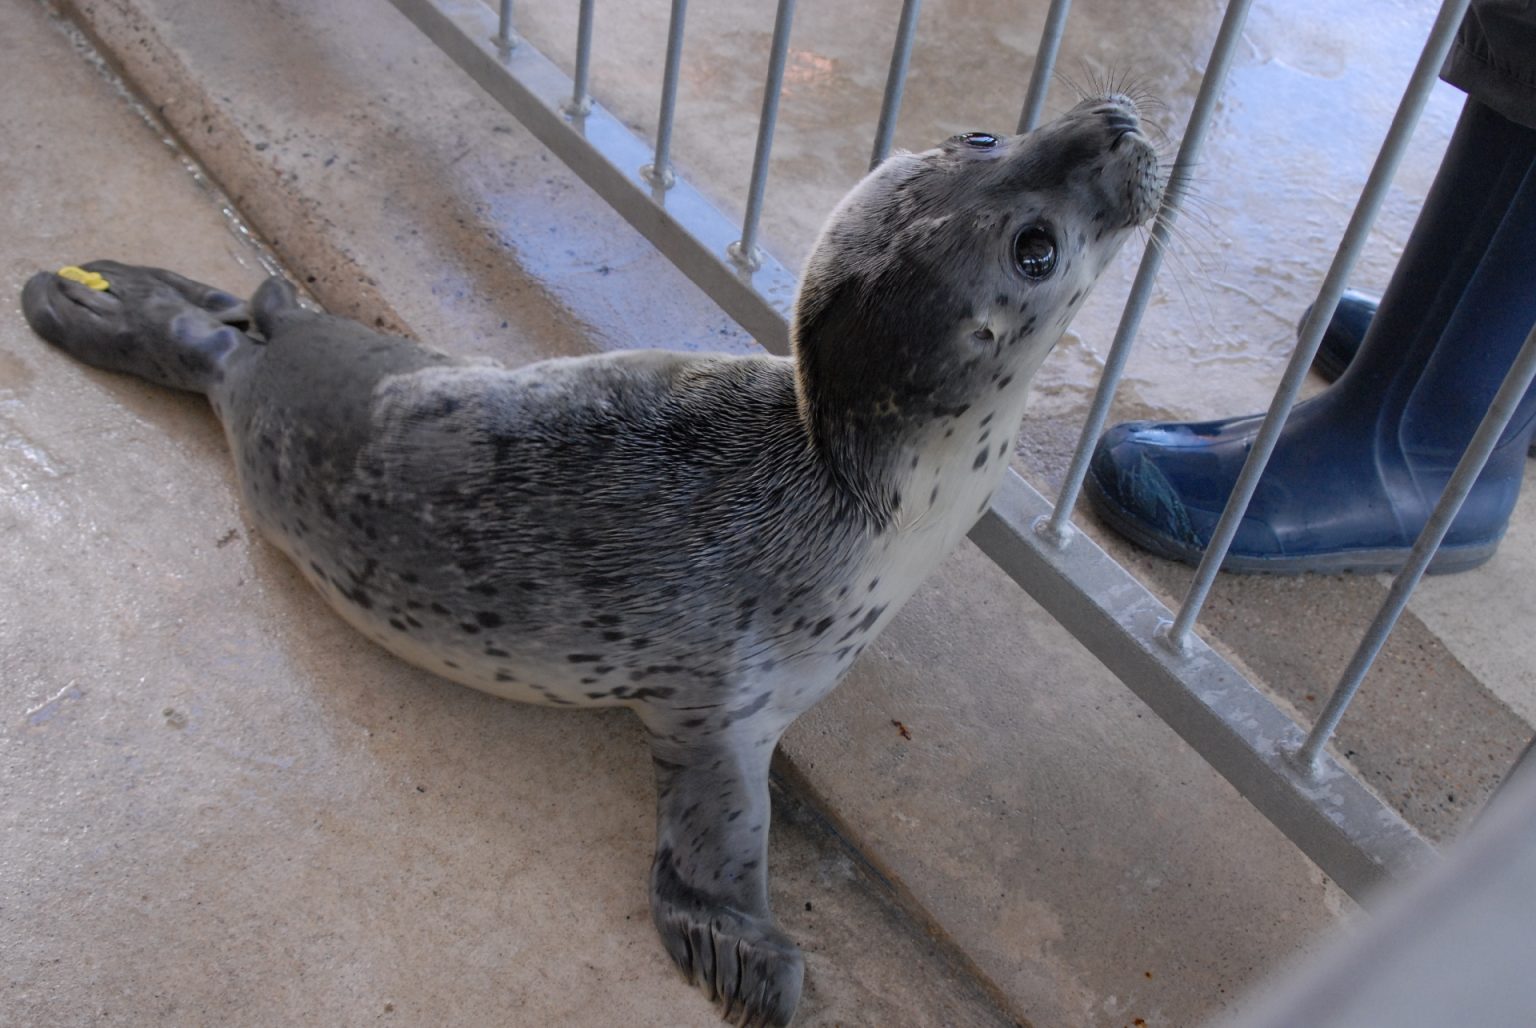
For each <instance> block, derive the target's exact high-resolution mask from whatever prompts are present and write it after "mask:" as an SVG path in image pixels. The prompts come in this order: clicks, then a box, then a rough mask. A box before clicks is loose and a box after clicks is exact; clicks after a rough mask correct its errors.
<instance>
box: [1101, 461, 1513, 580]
mask: <svg viewBox="0 0 1536 1028" xmlns="http://www.w3.org/2000/svg"><path fill="white" fill-rule="evenodd" d="M1083 484H1084V486H1085V487H1086V488H1085V493H1086V495H1087V497H1088V505H1089V506H1090V507H1092V508H1093V511H1094V513H1095V514H1097V515H1098V517H1099V519H1100V520H1101V521H1103V522H1104V523H1105V524H1106V525H1108V526H1109V527H1110V528H1111V529H1113V530H1114V531H1115V533H1116V534H1118V535H1121V536H1124V537H1125V538H1126V539H1129V540H1130V541H1131V542H1133V543H1135V544H1136V545H1137V546H1139V547H1141V548H1142V549H1144V550H1146V551H1148V552H1150V553H1152V554H1154V555H1155V556H1158V557H1163V558H1165V559H1167V560H1176V561H1179V562H1180V563H1183V564H1188V565H1190V566H1192V567H1193V566H1196V565H1198V564H1199V563H1200V559H1201V558H1202V557H1203V556H1204V555H1205V550H1204V548H1202V547H1199V546H1191V545H1190V544H1189V543H1182V542H1179V541H1178V540H1176V539H1170V538H1169V537H1168V536H1166V535H1163V534H1161V533H1159V532H1156V531H1153V530H1151V529H1149V528H1147V527H1146V525H1145V524H1144V523H1143V522H1142V521H1140V520H1138V519H1137V518H1134V517H1132V516H1131V515H1130V514H1128V513H1127V512H1126V511H1125V509H1124V508H1123V507H1121V506H1120V505H1119V504H1118V503H1116V502H1115V501H1114V500H1113V499H1111V498H1110V496H1109V495H1108V494H1107V493H1106V492H1105V491H1104V490H1103V488H1102V487H1101V486H1100V485H1099V483H1098V480H1097V479H1096V477H1095V476H1094V475H1092V474H1090V475H1089V476H1088V478H1087V480H1086V481H1085V482H1084V483H1083ZM1502 538H1503V533H1502V532H1501V533H1500V534H1499V535H1498V536H1496V537H1495V538H1494V539H1492V540H1491V541H1489V542H1486V543H1474V544H1470V545H1465V544H1464V545H1460V546H1446V545H1444V544H1442V545H1441V547H1440V549H1439V550H1438V551H1436V553H1435V555H1434V556H1433V557H1432V558H1430V561H1429V567H1428V568H1427V569H1426V570H1425V573H1426V574H1430V575H1449V574H1455V573H1456V572H1458V571H1470V570H1472V569H1473V568H1475V567H1478V566H1480V565H1482V564H1486V563H1487V562H1488V560H1489V559H1490V558H1491V557H1492V556H1493V555H1494V552H1495V551H1497V550H1498V548H1499V541H1500V540H1501V539H1502ZM1408 553H1409V548H1408V547H1402V548H1400V549H1399V548H1392V549H1371V550H1344V551H1340V552H1337V553H1321V554H1317V555H1314V556H1310V557H1296V556H1277V557H1255V556H1252V555H1247V554H1240V553H1233V552H1231V551H1230V550H1229V551H1227V556H1226V559H1225V560H1223V561H1222V562H1221V570H1223V571H1226V572H1230V573H1232V574H1239V575H1301V574H1308V573H1316V574H1325V575H1337V574H1355V575H1377V574H1392V573H1395V572H1398V571H1401V570H1402V569H1403V566H1404V565H1405V564H1406V563H1407V562H1408Z"/></svg>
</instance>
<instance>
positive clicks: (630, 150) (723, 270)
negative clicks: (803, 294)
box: [391, 0, 797, 354]
mask: <svg viewBox="0 0 1536 1028" xmlns="http://www.w3.org/2000/svg"><path fill="white" fill-rule="evenodd" d="M391 2H392V3H393V4H394V5H395V7H396V8H397V9H398V10H399V11H400V12H401V13H402V14H404V15H405V16H406V17H407V18H409V19H410V20H411V21H412V22H413V23H414V24H415V25H416V27H417V28H418V29H420V30H421V31H422V32H423V33H424V34H425V35H426V36H427V38H429V39H431V40H432V42H434V43H436V44H437V45H438V46H439V47H440V48H441V49H442V50H443V52H444V53H446V54H447V55H448V56H449V57H450V58H451V59H452V60H453V61H454V62H455V63H456V64H458V66H459V67H460V68H462V69H463V70H464V72H465V73H466V74H467V75H469V77H470V78H471V79H473V80H474V81H475V82H476V83H477V84H478V85H479V86H480V88H482V89H484V90H485V91H486V92H487V93H489V94H490V95H491V97H492V98H493V99H495V100H496V101H497V102H498V103H500V104H501V105H502V106H503V107H505V108H506V109H507V110H508V111H509V112H510V113H511V114H512V115H513V117H515V118H517V120H518V121H520V122H522V124H523V125H524V127H526V128H527V129H528V130H529V131H530V132H532V133H533V135H534V136H535V137H536V138H537V139H538V140H539V142H541V143H543V144H544V145H545V146H547V147H549V149H550V150H551V151H552V152H553V153H554V155H555V156H556V157H558V158H560V160H562V161H564V162H565V164H566V165H567V166H569V167H570V168H571V170H573V171H574V172H576V174H577V175H579V176H580V177H581V179H582V181H584V182H586V183H587V185H589V186H591V187H592V189H593V191H594V192H596V193H597V194H598V196H600V197H602V198H603V200H604V201H605V202H606V203H608V204H609V205H610V206H611V207H613V209H614V210H616V211H618V212H619V214H620V215H622V216H623V217H624V219H625V220H626V221H628V222H629V223H630V224H631V225H633V226H634V227H635V230H636V231H638V232H639V233H640V234H641V235H642V236H644V237H645V238H646V239H648V240H649V241H650V242H651V244H652V245H653V246H655V247H656V249H658V250H660V251H661V252H662V253H663V254H665V255H666V256H667V258H668V259H669V260H671V261H672V263H673V264H675V265H677V267H678V268H679V269H680V270H681V271H682V272H683V274H685V275H687V276H688V277H689V278H690V279H692V280H693V281H694V282H695V283H696V284H697V285H698V286H699V288H701V289H703V290H704V291H705V292H706V293H708V294H709V296H710V298H711V299H713V300H714V301H715V302H716V303H718V304H719V305H720V306H721V307H722V308H724V310H725V312H726V313H727V314H729V315H730V316H731V317H732V318H734V319H735V320H736V322H737V323H738V324H739V325H741V327H742V328H744V329H746V330H747V331H748V332H750V333H751V334H752V335H753V337H754V338H756V339H757V341H758V342H759V343H760V344H762V346H763V347H764V348H765V349H767V350H769V351H771V352H773V353H779V354H785V353H788V352H789V328H788V319H789V312H790V308H791V306H792V305H793V304H794V298H795V289H796V286H797V283H796V280H795V276H794V275H793V274H791V273H790V272H789V270H788V269H786V268H785V267H784V266H783V265H782V264H780V263H779V262H778V261H777V260H775V259H774V258H773V257H772V256H770V255H768V254H766V253H762V254H761V256H760V261H759V264H758V267H757V268H756V269H754V270H751V271H748V270H745V269H742V268H739V267H737V265H736V264H735V262H733V261H732V260H731V259H730V258H729V257H728V256H727V255H726V249H727V247H729V246H730V245H731V244H732V243H734V242H735V241H736V240H737V238H738V226H737V225H736V223H735V222H734V221H733V220H731V219H729V218H726V217H725V216H724V215H723V214H721V213H720V212H719V211H718V210H717V209H716V208H715V207H714V206H713V205H712V204H711V203H710V202H709V201H708V200H706V199H705V198H704V197H703V195H702V194H700V193H699V191H698V190H696V189H694V188H693V187H692V186H691V185H689V184H688V183H687V182H686V181H683V180H682V179H679V180H678V181H677V182H676V184H674V185H673V186H672V187H671V188H669V189H665V190H663V189H658V188H656V187H655V186H654V185H653V184H652V183H650V182H649V181H647V180H646V178H645V177H644V175H643V174H642V173H641V171H640V169H641V168H642V167H644V166H645V165H646V164H647V163H649V161H650V159H651V148H650V146H649V145H648V144H647V143H646V142H645V141H644V140H642V139H640V138H639V137H638V136H636V135H635V134H634V133H633V132H631V131H630V130H629V129H628V128H627V127H626V126H625V125H624V124H623V123H622V122H621V121H619V119H617V118H615V117H614V116H613V115H612V114H610V113H609V112H608V110H607V109H606V108H605V107H603V106H602V105H601V104H597V103H594V104H593V105H592V108H591V110H590V111H588V113H587V114H586V115H585V116H584V117H582V118H579V119H575V120H572V119H571V118H570V117H569V116H568V115H567V114H566V113H565V112H564V111H563V110H562V107H563V106H564V105H565V104H566V102H567V101H568V100H569V98H570V96H571V94H572V89H573V84H572V82H571V79H570V78H569V77H567V76H566V75H565V74H564V73H563V72H562V71H560V69H559V68H557V67H555V65H554V64H553V63H551V62H550V61H549V60H548V58H546V57H544V55H542V54H540V53H539V52H538V51H537V50H536V49H535V48H534V47H532V46H530V45H528V44H527V43H526V42H524V43H522V44H521V45H519V46H517V47H516V48H515V49H514V50H512V52H511V53H510V54H509V55H508V56H507V57H506V58H505V59H503V58H502V57H501V56H500V55H499V54H498V53H497V51H496V48H495V44H494V36H495V32H496V20H497V19H496V12H495V11H493V10H491V9H490V8H489V7H486V6H485V5H484V4H483V3H480V2H478V0H391Z"/></svg>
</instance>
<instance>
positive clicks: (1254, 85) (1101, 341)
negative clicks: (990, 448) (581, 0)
mask: <svg viewBox="0 0 1536 1028" xmlns="http://www.w3.org/2000/svg"><path fill="white" fill-rule="evenodd" d="M900 8H901V4H900V3H899V2H898V0H885V2H881V3H865V4H815V5H802V6H801V7H800V9H799V10H798V11H797V20H796V23H795V27H794V32H793V34H792V36H791V51H790V56H789V64H788V70H787V72H786V85H785V92H784V98H783V107H782V112H781V115H780V117H781V121H780V130H779V133H778V137H777V139H776V140H775V142H774V151H773V164H772V177H771V179H770V181H769V185H768V203H767V210H766V213H765V217H764V236H765V239H766V241H767V244H768V246H769V248H770V249H772V250H773V251H775V252H776V253H777V254H778V255H779V256H780V257H781V258H782V259H784V260H786V261H788V262H789V263H790V264H791V265H792V266H798V265H799V263H800V262H801V260H802V259H803V258H804V256H805V253H806V252H807V250H808V249H809V247H810V244H811V242H812V240H813V239H814V236H815V232H816V230H817V228H818V227H819V225H820V222H821V219H822V217H823V216H824V214H825V212H826V211H828V210H830V209H831V207H832V206H833V204H834V203H835V202H836V201H837V199H838V198H839V197H840V196H841V195H842V193H843V192H844V191H845V190H846V189H847V188H848V186H849V185H850V184H851V183H853V182H854V181H855V180H857V178H858V177H859V176H860V175H861V174H862V173H863V171H864V169H865V166H866V164H867V161H868V153H869V143H870V139H871V137H872V135H873V132H874V126H875V121H876V118H877V116H878V113H879V108H880V98H881V92H882V90H883V88H884V82H885V72H886V61H887V60H888V58H889V56H890V51H891V45H892V42H893V40H894V34H895V24H896V17H897V15H898V13H899V11H900ZM1045 8H1046V4H1045V3H1043V2H1036V3H1029V4H1020V3H1007V2H1004V0H931V2H929V3H927V4H924V5H923V9H922V14H921V18H920V21H919V25H918V36H917V44H916V47H915V49H914V51H913V55H912V64H911V71H910V75H909V79H908V86H907V92H906V98H905V103H904V106H903V109H902V117H901V121H900V123H899V125H898V128H897V133H896V143H897V145H898V146H900V147H905V148H908V149H919V148H924V147H927V146H930V145H932V144H933V143H935V142H937V141H938V140H940V139H943V138H944V137H946V136H949V135H951V134H953V133H955V132H960V131H965V130H970V129H990V130H993V131H1002V130H1006V129H1008V128H1011V127H1012V126H1013V125H1014V124H1015V123H1016V122H1017V120H1018V115H1019V109H1020V107H1021V106H1022V103H1023V98H1024V93H1025V89H1026V87H1027V84H1028V81H1029V74H1030V71H1031V68H1032V66H1033V65H1032V61H1033V53H1034V49H1035V47H1036V45H1037V42H1038V39H1039V33H1040V29H1041V27H1042V25H1043V22H1044V18H1045ZM1223 9H1224V5H1222V4H1220V3H1217V2H1215V0H1198V2H1191V3H1182V4H1173V3H1163V2H1159V3H1150V4H1125V3H1120V2H1116V0H1097V2H1093V0H1080V2H1079V3H1076V4H1074V5H1073V6H1072V10H1071V14H1070V16H1069V18H1068V22H1067V32H1066V37H1065V40H1064V42H1063V44H1062V50H1061V57H1060V60H1059V62H1058V74H1057V78H1056V81H1055V83H1054V84H1053V88H1052V93H1051V96H1050V97H1049V99H1048V101H1047V114H1050V113H1051V112H1060V111H1062V110H1065V109H1066V107H1068V106H1070V104H1071V103H1072V102H1074V101H1075V99H1076V95H1077V94H1076V90H1077V89H1079V88H1086V87H1087V86H1088V85H1089V84H1091V83H1093V82H1103V81H1129V82H1132V83H1134V84H1135V85H1136V86H1138V87H1140V88H1142V89H1145V90H1146V91H1147V92H1149V93H1151V94H1152V95H1153V96H1155V97H1157V98H1158V99H1159V100H1160V101H1161V102H1162V104H1163V105H1165V108H1166V109H1165V110H1163V111H1162V112H1161V113H1160V120H1161V121H1162V123H1163V128H1164V130H1165V131H1166V132H1167V133H1168V135H1169V137H1170V141H1169V147H1168V149H1169V150H1170V152H1171V151H1172V150H1173V149H1174V146H1175V144H1176V143H1177V140H1178V137H1179V135H1180V133H1181V132H1182V126H1183V123H1184V120H1185V118H1186V117H1187V115H1188V112H1189V109H1190V107H1191V105H1192V104H1193V102H1194V95H1195V91H1196V89H1197V88H1198V86H1199V82H1200V75H1201V72H1202V70H1203V67H1204V63H1205V59H1206V56H1207V55H1208V53H1209V50H1210V46H1211V42H1212V41H1213V40H1214V38H1215V34H1216V28H1217V25H1218V23H1219V21H1220V18H1221V14H1222V11H1223ZM1436 9H1437V5H1435V4H1434V3H1432V2H1428V0H1373V2H1370V3H1362V4H1356V5H1337V4H1331V3H1326V2H1323V0H1304V2H1302V3H1292V4H1281V3H1259V4H1256V5H1255V6H1254V8H1253V11H1252V13H1251V14H1250V16H1249V21H1248V28H1247V31H1246V34H1245V40H1244V42H1245V46H1244V49H1243V50H1242V52H1241V53H1240V55H1239V57H1238V60H1237V63H1236V65H1235V67H1234V69H1233V72H1232V76H1231V81H1230V84H1229V86H1228V88H1227V91H1226V94H1225V96H1224V98H1223V100H1222V101H1221V103H1220V105H1219V108H1218V111H1217V113H1216V119H1215V122H1214V125H1213V130H1212V132H1211V134H1210V137H1209V142H1208V144H1207V148H1206V153H1205V154H1204V156H1203V158H1202V160H1201V162H1200V167H1199V170H1198V171H1197V173H1196V176H1195V187H1194V193H1193V202H1192V204H1191V207H1190V210H1189V211H1188V212H1186V214H1185V215H1184V217H1183V218H1182V219H1181V221H1180V223H1179V231H1178V233H1177V237H1178V243H1179V245H1178V249H1177V252H1176V253H1174V254H1173V255H1171V257H1170V259H1169V260H1168V262H1167V266H1166V268H1165V271H1164V275H1163V280H1162V282H1161V283H1160V285H1159V288H1158V290H1157V292H1156V294H1155V296H1154V298H1153V301H1152V305H1151V308H1150V310H1149V311H1148V313H1147V317H1146V319H1145V321H1144V323H1143V328H1142V331H1141V337H1140V341H1139V345H1138V351H1137V354H1136V355H1135V357H1133V359H1132V362H1131V365H1130V369H1129V373H1128V375H1127V379H1126V383H1125V386H1124V387H1123V388H1122V391H1121V397H1120V401H1119V403H1120V407H1119V409H1120V410H1121V411H1123V412H1124V413H1125V414H1126V415H1132V414H1134V415H1149V414H1151V415H1159V414H1166V415H1171V416H1178V415H1194V414H1197V413H1198V414H1201V415H1210V416H1219V415H1226V414H1233V413H1239V412H1244V411H1248V410H1257V409H1262V408H1263V407H1264V406H1265V405H1266V404H1267V402H1268V398H1269V394H1270V391H1271V390H1272V388H1273V386H1274V383H1275V382H1276V381H1277V380H1278V378H1279V375H1280V372H1281V370H1282V368H1283V366H1284V362H1285V360H1286V359H1287V357H1288V356H1289V353H1290V348H1291V346H1292V344H1293V342H1294V338H1293V333H1294V325H1295V322H1296V320H1297V318H1298V317H1299V316H1300V314H1301V312H1302V310H1303V309H1304V308H1305V307H1306V305H1307V304H1308V303H1309V302H1310V300H1311V298H1312V295H1313V294H1314V293H1315V291H1316V289H1317V287H1318V286H1319V285H1320V284H1321V281H1322V276H1323V273H1324V271H1325V270H1326V268H1327V265H1328V262H1329V261H1330V260H1331V259H1332V255H1333V251H1334V248H1335V247H1336V246H1337V244H1338V239H1339V236H1340V235H1341V234H1342V231H1343V227H1344V224H1345V222H1346V221H1347V219H1348V217H1349V215H1350V212H1351V211H1352V209H1353V205H1354V201H1355V198H1356V196H1357V195H1358V191H1359V189H1360V187H1361V186H1362V184H1363V183H1364V180H1365V176H1366V173H1367V172H1368V170H1369V168H1370V163H1371V161H1372V160H1373V159H1374V156H1375V152H1376V147H1377V146H1378V145H1379V143H1380V140H1381V138H1382V137H1383V136H1384V135H1385V133H1386V127H1387V124H1388V122H1389V120H1390V118H1391V115H1392V112H1393V110H1394V109H1395V107H1396V104H1397V101H1398V98H1399V97H1400V95H1401V92H1402V89H1403V87H1404V85H1405V84H1406V82H1407V78H1408V74H1409V72H1410V70H1411V68H1412V66H1413V63H1414V61H1415V60H1416V58H1417V56H1418V53H1419V50H1420V48H1421V46H1422V45H1423V40H1424V37H1425V35H1426V34H1427V32H1428V29H1429V25H1430V23H1431V22H1432V20H1433V17H1434V13H1435V11H1436ZM669 10H670V4H669V3H668V2H667V0H637V2H634V3H628V4H624V5H609V6H606V7H601V8H600V9H599V11H598V14H597V20H596V22H595V26H596V27H595V32H594V65H593V66H594V73H593V91H594V93H595V95H596V96H597V97H598V98H599V100H600V101H601V102H603V103H604V104H606V105H607V106H608V107H610V108H611V109H612V110H614V111H615V112H616V113H617V114H618V115H619V116H620V117H622V118H623V119H624V120H625V121H626V122H628V123H629V124H630V125H631V126H632V127H634V128H635V129H636V131H638V132H640V133H642V134H646V135H651V134H653V133H654V129H655V121H656V117H657V104H658V102H659V95H660V58H659V55H660V54H661V53H662V52H663V50H664V47H665V40H666V29H667V19H668V13H669ZM688 16H689V23H688V36H687V42H686V44H685V47H684V54H683V69H682V84H681V89H680V95H679V101H678V119H679V120H678V123H677V127H676V130H675V132H676V135H675V140H674V153H675V155H676V160H677V163H678V165H679V166H680V168H682V170H683V172H684V174H686V175H688V176H689V177H690V178H691V180H692V181H693V182H694V183H695V184H696V185H698V186H700V187H701V188H702V189H704V190H705V191H706V192H707V193H709V194H711V195H713V196H714V197H715V198H716V199H717V201H718V202H719V203H720V205H721V207H722V208H723V209H724V210H726V211H730V212H737V211H740V210H741V209H742V208H743V207H744V205H745V194H746V184H747V180H748V176H749V174H750V170H751V162H752V149H753V143H754V139H755V131H756V118H757V112H758V107H759V103H760V100H761V94H762V79H763V75H764V72H765V69H766V64H767V56H766V54H767V48H768V42H769V39H770V36H771V33H772V28H773V9H772V5H769V4H761V5H753V6H752V8H751V10H750V11H748V10H747V9H746V7H745V5H695V6H694V7H693V8H691V9H690V10H689V12H688ZM575 18H576V11H575V7H574V5H571V4H565V3H556V2H554V0H539V2H528V3H521V4H519V5H518V7H517V24H518V29H519V31H520V32H521V33H522V34H523V35H524V36H525V37H526V38H527V39H528V40H529V41H530V42H532V43H533V44H534V45H535V46H537V47H539V48H540V49H541V50H543V51H544V52H545V53H546V54H548V55H549V56H551V57H552V58H553V59H554V60H555V61H556V62H557V63H560V64H562V65H564V66H565V67H566V68H567V69H569V67H570V65H571V64H572V62H573V52H574V51H573V47H574V40H575ZM1460 98H1461V94H1460V93H1458V92H1457V91H1455V90H1453V89H1451V88H1450V87H1448V86H1443V85H1442V86H1440V87H1438V88H1437V89H1436V91H1435V94H1434V96H1433V97H1432V99H1431V102H1430V105H1429V109H1428V111H1427V113H1426V115H1425V117H1424V120H1423V122H1422V123H1421V127H1420V130H1419V133H1418V136H1417V137H1416V142H1415V145H1414V148H1413V151H1412V153H1411V154H1410V157H1409V159H1408V161H1407V163H1406V164H1405V167H1404V170H1403V172H1402V173H1401V174H1400V176H1399V181H1398V188H1397V189H1396V190H1395V191H1394V193H1393V195H1392V197H1391V198H1390V199H1389V201H1388V203H1387V206H1386V208H1385V209H1384V210H1383V213H1382V215H1381V218H1380V220H1379V224H1378V230H1377V233H1376V238H1375V239H1373V241H1372V243H1371V245H1370V247H1369V248H1368V250H1367V252H1366V254H1365V257H1364V259H1363V261H1362V263H1361V266H1360V268H1359V269H1358V271H1357V274H1356V276H1355V281H1356V284H1358V285H1360V286H1362V287H1365V288H1376V289H1379V288H1380V287H1381V286H1382V285H1384V284H1385V281H1386V278H1387V276H1388V275H1389V274H1390V270H1391V268H1392V265H1393V263H1394V261H1395V258H1396V254H1397V253H1398V251H1399V249H1400V247H1401V245H1402V241H1403V239H1404V238H1405V237H1406V234H1407V231H1408V228H1409V227H1410V226H1411V224H1412V220H1413V216H1414V214H1415V213H1416V211H1417V207H1418V203H1419V201H1420V199H1421V198H1422V196H1423V194H1424V192H1425V191H1426V190H1427V188H1428V184H1429V181H1430V178H1431V177H1432V176H1433V173H1434V168H1435V166H1436V164H1437V163H1438V161H1439V156H1440V153H1441V152H1442V150H1443V149H1444V145H1445V140H1446V139H1447V138H1448V136H1449V133H1450V129H1451V126H1452V124H1453V122H1454V120H1455V116H1456V113H1457V111H1458V110H1459V108H1460ZM1154 117H1159V115H1154ZM1140 255H1141V249H1140V245H1135V244H1133V245H1131V246H1128V247H1127V249H1126V252H1125V253H1124V254H1122V257H1121V259H1120V261H1119V262H1118V264H1117V265H1116V267H1115V268H1114V269H1112V270H1111V272H1109V273H1108V274H1106V276H1105V278H1104V279H1103V281H1102V282H1101V284H1100V286H1099V287H1098V290H1097V293H1096V295H1095V297H1094V298H1093V300H1092V301H1091V302H1090V303H1089V305H1088V306H1087V307H1086V308H1085V309H1084V312H1083V313H1082V314H1081V315H1079V317H1078V319H1077V322H1076V324H1075V325H1074V327H1073V329H1072V330H1071V331H1070V332H1069V333H1068V336H1067V338H1066V339H1065V340H1064V341H1063V343H1062V345H1061V347H1060V352H1058V353H1057V354H1056V355H1055V356H1054V357H1053V358H1052V359H1051V360H1050V361H1049V362H1048V363H1047V365H1046V367H1045V368H1044V370H1043V371H1042V372H1041V374H1040V376H1039V378H1038V379H1037V385H1036V399H1035V402H1034V410H1035V415H1036V416H1041V415H1045V416H1051V415H1064V414H1069V413H1071V412H1074V411H1077V410H1080V409H1081V408H1082V407H1083V405H1084V404H1085V403H1086V399H1085V398H1086V395H1087V392H1088V390H1089V389H1090V388H1091V387H1092V384H1093V382H1094V381H1095V379H1096V376H1097V372H1098V370H1099V367H1100V363H1101V358H1102V355H1103V353H1104V352H1105V351H1106V350H1107V348H1108V344H1109V340H1110V339H1111V338H1112V337H1113V334H1114V329H1115V325H1116V324H1117V322H1118V318H1119V309H1120V302H1121V300H1122V299H1123V297H1124V294H1125V291H1126V289H1127V288H1128V286H1129V281H1130V277H1131V275H1132V274H1133V272H1134V268H1135V262H1136V261H1137V260H1138V259H1139V258H1140Z"/></svg>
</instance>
